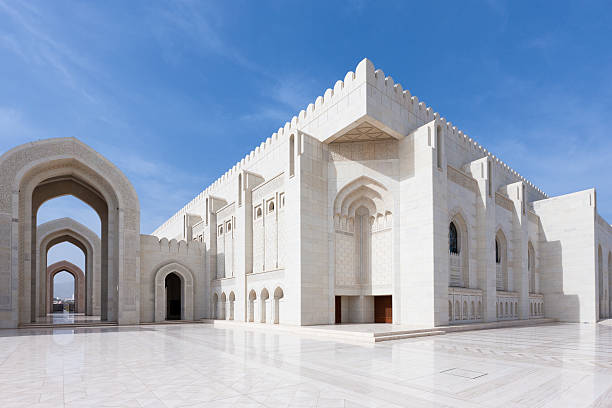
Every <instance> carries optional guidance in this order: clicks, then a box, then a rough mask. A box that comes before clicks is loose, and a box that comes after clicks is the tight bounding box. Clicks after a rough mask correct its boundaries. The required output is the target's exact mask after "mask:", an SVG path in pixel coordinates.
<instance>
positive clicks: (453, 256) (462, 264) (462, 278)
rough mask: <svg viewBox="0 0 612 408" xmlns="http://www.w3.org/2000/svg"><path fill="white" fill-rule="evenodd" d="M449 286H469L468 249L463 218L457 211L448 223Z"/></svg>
mask: <svg viewBox="0 0 612 408" xmlns="http://www.w3.org/2000/svg"><path fill="white" fill-rule="evenodd" d="M448 252H449V266H450V268H449V277H448V278H449V286H454V287H462V288H467V287H470V258H469V255H470V249H469V240H468V229H467V224H466V222H465V219H464V218H463V216H462V215H461V213H459V212H457V213H455V215H454V216H453V217H452V218H451V220H450V223H449V225H448Z"/></svg>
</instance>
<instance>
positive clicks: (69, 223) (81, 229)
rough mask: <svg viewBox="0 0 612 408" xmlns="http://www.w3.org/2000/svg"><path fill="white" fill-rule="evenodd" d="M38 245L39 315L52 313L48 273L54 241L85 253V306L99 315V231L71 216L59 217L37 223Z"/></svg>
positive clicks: (91, 312)
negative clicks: (46, 281) (47, 280)
mask: <svg viewBox="0 0 612 408" xmlns="http://www.w3.org/2000/svg"><path fill="white" fill-rule="evenodd" d="M37 238H38V245H37V246H36V249H37V254H36V264H37V265H38V266H37V268H38V270H39V277H40V278H39V281H40V282H41V284H40V285H39V287H38V289H37V293H38V300H37V301H38V302H39V303H38V304H39V305H44V304H45V303H47V307H44V306H42V307H41V306H37V309H38V313H37V314H38V316H44V315H45V314H46V313H49V311H50V309H48V302H46V299H47V297H48V296H47V286H46V285H44V284H42V283H43V282H45V274H46V270H47V254H48V252H49V249H51V247H53V246H54V245H57V244H60V243H62V242H69V243H71V244H73V245H75V246H76V247H78V248H80V249H81V250H82V251H83V253H84V254H85V271H84V272H85V295H84V296H85V310H84V313H85V314H88V315H100V279H101V277H100V256H101V253H100V238H99V237H98V235H97V234H96V233H95V232H93V231H92V230H90V229H89V228H87V227H86V226H84V225H83V224H81V223H79V222H77V221H75V220H73V219H71V218H59V219H56V220H53V221H49V222H46V223H44V224H41V225H39V226H38V231H37Z"/></svg>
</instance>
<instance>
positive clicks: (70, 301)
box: [50, 271, 77, 313]
mask: <svg viewBox="0 0 612 408" xmlns="http://www.w3.org/2000/svg"><path fill="white" fill-rule="evenodd" d="M52 279H53V291H52V295H51V298H52V303H51V305H50V306H51V311H52V313H56V312H58V313H63V312H72V313H76V312H77V309H76V300H77V288H76V279H75V278H74V276H73V275H72V274H71V273H70V272H67V271H61V272H59V273H57V274H55V276H53V278H52Z"/></svg>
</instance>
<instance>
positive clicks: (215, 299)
mask: <svg viewBox="0 0 612 408" xmlns="http://www.w3.org/2000/svg"><path fill="white" fill-rule="evenodd" d="M218 307H219V295H217V292H215V293H213V296H212V313H211V319H216V318H217V313H219V311H218V310H217V308H218Z"/></svg>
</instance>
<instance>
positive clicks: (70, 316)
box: [36, 312, 100, 324]
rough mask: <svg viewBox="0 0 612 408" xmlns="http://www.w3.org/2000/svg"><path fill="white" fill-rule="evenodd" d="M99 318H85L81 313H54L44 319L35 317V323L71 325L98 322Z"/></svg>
mask: <svg viewBox="0 0 612 408" xmlns="http://www.w3.org/2000/svg"><path fill="white" fill-rule="evenodd" d="M99 321H100V316H86V315H85V314H83V313H70V312H55V313H49V314H47V316H45V317H37V318H36V323H49V324H71V323H93V322H99Z"/></svg>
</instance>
